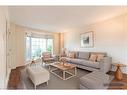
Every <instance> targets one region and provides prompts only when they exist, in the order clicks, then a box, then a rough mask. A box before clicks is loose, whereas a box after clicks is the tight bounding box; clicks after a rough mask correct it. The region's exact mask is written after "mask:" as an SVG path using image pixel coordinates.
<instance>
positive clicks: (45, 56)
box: [43, 53, 51, 58]
mask: <svg viewBox="0 0 127 95" xmlns="http://www.w3.org/2000/svg"><path fill="white" fill-rule="evenodd" d="M43 56H44V58H50V57H51V54H50V53H45V54H44V55H43Z"/></svg>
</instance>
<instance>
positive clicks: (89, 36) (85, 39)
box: [80, 31, 94, 47]
mask: <svg viewBox="0 0 127 95" xmlns="http://www.w3.org/2000/svg"><path fill="white" fill-rule="evenodd" d="M80 42H81V47H93V45H94V41H93V31H90V32H86V33H83V34H81V37H80Z"/></svg>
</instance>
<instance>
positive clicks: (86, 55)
mask: <svg viewBox="0 0 127 95" xmlns="http://www.w3.org/2000/svg"><path fill="white" fill-rule="evenodd" d="M78 58H79V59H86V60H88V59H89V52H78Z"/></svg>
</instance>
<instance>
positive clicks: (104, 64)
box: [99, 57, 112, 73]
mask: <svg viewBox="0 0 127 95" xmlns="http://www.w3.org/2000/svg"><path fill="white" fill-rule="evenodd" d="M111 63H112V58H111V57H104V59H102V60H101V61H100V64H99V66H100V71H102V72H103V73H107V72H108V71H109V70H110V69H111Z"/></svg>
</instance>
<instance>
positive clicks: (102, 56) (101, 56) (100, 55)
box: [97, 54, 104, 62]
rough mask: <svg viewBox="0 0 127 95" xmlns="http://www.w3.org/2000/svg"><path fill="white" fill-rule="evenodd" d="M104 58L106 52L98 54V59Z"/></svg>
mask: <svg viewBox="0 0 127 95" xmlns="http://www.w3.org/2000/svg"><path fill="white" fill-rule="evenodd" d="M102 59H104V54H98V55H97V61H98V62H99V61H101V60H102Z"/></svg>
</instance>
